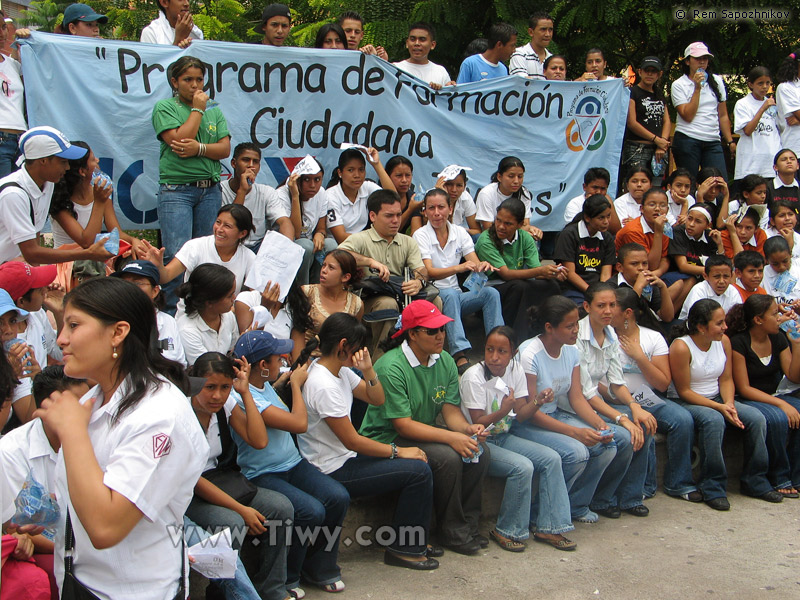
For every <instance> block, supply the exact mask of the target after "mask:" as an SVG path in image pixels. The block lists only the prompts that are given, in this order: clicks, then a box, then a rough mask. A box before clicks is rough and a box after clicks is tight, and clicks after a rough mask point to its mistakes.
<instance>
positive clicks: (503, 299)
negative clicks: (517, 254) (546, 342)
mask: <svg viewBox="0 0 800 600" xmlns="http://www.w3.org/2000/svg"><path fill="white" fill-rule="evenodd" d="M497 291H498V292H500V303H501V304H502V307H503V321H505V323H506V325H508V326H509V327H513V328H514V331H516V332H517V336H518V339H520V340H524V339H527V338H528V337H530V336H529V333H530V323H529V322H528V309H529V308H530V307H531V306H538V305H540V304H541V303H542V302H544V301H545V300H547V299H548V298H549V297H550V296H555V295H557V294H558V293H559V287H558V283H556V281H555V280H554V279H512V280H511V281H506V282H505V283H502V284H500V285H498V286H497Z"/></svg>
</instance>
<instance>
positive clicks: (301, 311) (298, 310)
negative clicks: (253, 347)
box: [283, 253, 349, 364]
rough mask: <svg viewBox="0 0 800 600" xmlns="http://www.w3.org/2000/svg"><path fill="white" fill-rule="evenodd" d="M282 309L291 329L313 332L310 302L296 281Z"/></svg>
mask: <svg viewBox="0 0 800 600" xmlns="http://www.w3.org/2000/svg"><path fill="white" fill-rule="evenodd" d="M348 254H349V253H348ZM283 307H284V308H285V309H286V314H288V315H289V318H290V319H291V320H292V329H296V330H297V331H299V332H300V333H305V332H306V331H309V330H310V331H313V330H314V320H313V319H312V318H311V302H310V301H309V300H308V296H307V295H306V293H305V292H304V291H303V288H302V286H301V285H300V284H299V283H297V279H295V280H294V281H293V282H292V287H290V288H289V293H288V294H286V300H285V302H284V303H283ZM301 364H302V363H301Z"/></svg>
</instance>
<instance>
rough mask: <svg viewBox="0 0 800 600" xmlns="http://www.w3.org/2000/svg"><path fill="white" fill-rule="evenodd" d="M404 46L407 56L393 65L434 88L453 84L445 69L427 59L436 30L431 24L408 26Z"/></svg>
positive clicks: (434, 45)
mask: <svg viewBox="0 0 800 600" xmlns="http://www.w3.org/2000/svg"><path fill="white" fill-rule="evenodd" d="M406 48H407V49H408V55H409V56H408V58H407V59H406V60H401V61H400V62H396V63H393V64H394V66H395V67H398V68H400V69H402V70H403V71H405V72H406V73H410V74H411V75H413V76H414V77H416V78H417V79H421V80H422V81H424V82H425V83H427V84H428V85H430V86H431V87H432V88H433V89H435V90H440V89H442V88H443V87H444V86H446V85H455V83H456V82H455V81H453V80H452V79H450V75H449V74H448V73H447V69H445V68H444V67H443V66H442V65H437V64H436V63H434V62H431V61H429V60H428V55H429V54H430V53H431V51H432V50H433V49H434V48H436V31H435V30H434V28H433V26H431V25H429V24H428V23H421V22H420V23H414V24H412V25H411V27H409V28H408V38H407V39H406Z"/></svg>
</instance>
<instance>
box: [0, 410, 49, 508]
mask: <svg viewBox="0 0 800 600" xmlns="http://www.w3.org/2000/svg"><path fill="white" fill-rule="evenodd" d="M56 459H57V454H56V451H55V450H53V447H52V446H51V445H50V441H49V440H48V439H47V436H46V435H45V433H44V427H42V421H41V419H34V420H32V421H29V422H27V423H25V424H24V425H21V426H20V427H17V428H16V429H13V430H11V431H10V432H8V433H7V434H6V435H4V436H3V437H2V438H0V463H2V468H3V470H4V471H5V474H6V481H7V482H8V489H9V491H10V492H11V494H10V498H9V500H10V503H9V502H6V503H5V504H3V505H2V506H0V522H3V523H5V522H6V521H8V520H9V519H10V518H11V517H13V516H14V513H15V512H16V508H15V507H14V498H16V496H17V494H19V492H20V490H22V484H23V483H24V482H25V479H26V478H27V477H28V472H30V473H31V474H32V475H33V478H34V479H35V480H36V481H37V482H38V483H40V484H42V486H44V488H45V489H46V490H47V491H48V492H50V493H51V494H55V492H56V478H55V468H56Z"/></svg>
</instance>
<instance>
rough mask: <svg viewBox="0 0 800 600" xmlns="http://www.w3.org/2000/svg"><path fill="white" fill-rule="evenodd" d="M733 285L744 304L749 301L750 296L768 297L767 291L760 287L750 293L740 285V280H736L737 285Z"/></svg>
mask: <svg viewBox="0 0 800 600" xmlns="http://www.w3.org/2000/svg"><path fill="white" fill-rule="evenodd" d="M731 285H732V286H733V287H735V288H736V291H738V292H739V295H740V296H741V297H742V302H744V301H745V300H747V299H748V298H749V297H750V296H752V295H754V294H764V295H766V293H767V291H766V290H765V289H764V288H763V287H761V286H758V287H757V288H756V289H755V290H753V291H752V292H748V291H747V290H746V289H744V288H743V287H742V286H741V285H739V280H738V279H737V280H736V283H732V284H731Z"/></svg>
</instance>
